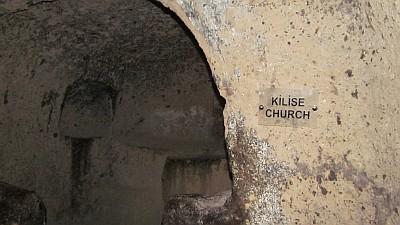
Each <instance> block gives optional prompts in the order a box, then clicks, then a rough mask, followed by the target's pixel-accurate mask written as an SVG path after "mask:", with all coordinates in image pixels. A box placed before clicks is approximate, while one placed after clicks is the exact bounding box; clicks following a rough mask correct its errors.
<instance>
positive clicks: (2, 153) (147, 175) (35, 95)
mask: <svg viewBox="0 0 400 225" xmlns="http://www.w3.org/2000/svg"><path fill="white" fill-rule="evenodd" d="M180 23H181V22H180V21H178V20H177V19H176V18H174V16H173V14H171V13H170V12H168V10H167V9H165V8H161V6H160V5H157V4H156V3H152V2H149V1H143V0H137V1H136V0H135V1H125V0H121V1H104V2H101V1H95V2H94V1H76V2H70V1H54V2H53V1H3V2H0V29H1V30H2V32H1V35H0V96H1V101H0V181H4V182H7V183H10V184H14V185H17V186H20V187H23V188H25V189H29V190H34V191H35V192H36V193H38V195H39V196H41V197H42V198H43V201H44V203H45V205H46V207H47V209H48V224H68V225H69V224H126V223H125V222H126V221H130V222H131V223H132V224H160V223H161V214H162V212H163V208H164V203H163V199H162V194H163V193H162V182H161V178H162V172H163V169H164V165H165V161H166V159H167V158H168V159H174V160H187V159H215V160H216V159H223V158H226V151H225V140H224V125H223V116H222V110H223V104H224V102H223V99H220V96H219V95H218V91H217V90H216V88H215V87H214V86H215V84H213V82H212V77H211V73H210V69H209V66H208V65H207V63H206V61H205V57H204V54H203V53H202V52H201V50H200V49H199V48H198V46H197V45H196V43H195V41H194V39H193V37H192V36H191V34H190V32H188V31H187V30H186V29H185V27H184V26H182V25H181V24H180ZM205 172H207V171H205ZM225 172H226V173H228V171H227V167H225ZM205 176H207V174H205Z"/></svg>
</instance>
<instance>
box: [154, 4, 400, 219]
mask: <svg viewBox="0 0 400 225" xmlns="http://www.w3.org/2000/svg"><path fill="white" fill-rule="evenodd" d="M161 2H163V3H164V4H165V5H167V6H168V7H170V8H171V9H172V10H173V11H174V12H176V13H177V14H178V15H179V16H180V17H181V18H182V20H183V21H184V22H185V24H186V25H187V26H188V27H189V28H190V29H191V31H192V32H193V33H194V34H195V36H196V38H197V40H198V41H199V43H200V46H201V47H202V48H203V50H204V51H205V53H206V56H207V58H208V62H209V63H210V66H211V68H212V70H213V74H214V77H215V79H216V81H217V86H218V88H219V90H220V92H221V95H222V96H223V97H225V98H226V102H227V103H226V107H225V111H224V115H225V125H226V127H227V130H226V136H227V138H228V147H229V149H230V150H229V152H230V160H231V165H232V171H233V179H234V186H235V187H234V190H235V191H236V193H237V194H238V196H239V200H238V202H242V204H243V205H244V206H245V207H244V208H245V212H246V217H247V222H246V224H255V225H265V224H307V225H308V224H380V225H384V224H390V225H393V224H400V216H399V205H400V202H399V197H398V196H399V195H400V194H399V193H400V185H399V184H400V174H399V173H398V172H397V169H396V168H398V167H399V166H400V164H399V163H400V158H399V157H400V156H399V149H400V143H399V140H400V136H399V135H400V132H399V129H400V125H399V123H398V121H399V118H400V115H399V113H400V112H399V108H400V99H399V98H398V97H397V96H398V87H399V86H400V79H399V72H400V64H399V61H398V60H397V59H398V52H399V50H400V45H399V42H398V40H399V37H400V27H399V25H398V21H399V20H400V14H399V9H400V3H399V1H397V0H390V1H368V0H332V1H326V0H309V1H286V0H272V1H258V0H255V1H247V0H245V1H214V0H200V1H192V0H161ZM271 87H276V88H287V89H316V90H318V91H319V93H320V96H319V97H320V100H319V106H318V107H319V110H318V111H319V117H318V126H317V127H316V128H315V129H311V128H291V127H274V126H261V125H259V124H258V118H257V115H258V107H259V102H258V93H259V91H260V90H262V89H264V88H271ZM268 203H269V204H268Z"/></svg>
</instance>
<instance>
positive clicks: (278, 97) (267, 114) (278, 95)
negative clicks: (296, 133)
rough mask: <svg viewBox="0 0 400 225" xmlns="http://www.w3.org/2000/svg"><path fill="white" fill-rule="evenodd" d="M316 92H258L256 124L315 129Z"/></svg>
mask: <svg viewBox="0 0 400 225" xmlns="http://www.w3.org/2000/svg"><path fill="white" fill-rule="evenodd" d="M318 98H319V93H318V92H317V91H316V90H292V89H280V88H268V89H265V90H262V91H260V97H259V113H258V123H259V124H261V125H266V126H284V127H299V126H302V127H316V126H317V117H318Z"/></svg>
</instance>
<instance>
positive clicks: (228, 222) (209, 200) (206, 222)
mask: <svg viewBox="0 0 400 225" xmlns="http://www.w3.org/2000/svg"><path fill="white" fill-rule="evenodd" d="M231 202H232V198H231V192H223V193H219V194H217V195H213V196H204V195H178V196H174V197H172V198H171V199H169V201H168V203H167V204H166V207H165V212H164V216H163V223H162V224H163V225H235V224H240V221H239V220H240V218H239V215H238V214H235V213H236V212H235V210H234V208H233V207H232V204H231Z"/></svg>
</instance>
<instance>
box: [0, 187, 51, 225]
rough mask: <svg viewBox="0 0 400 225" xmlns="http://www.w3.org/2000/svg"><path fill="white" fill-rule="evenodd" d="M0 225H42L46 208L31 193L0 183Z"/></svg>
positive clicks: (44, 220)
mask: <svg viewBox="0 0 400 225" xmlns="http://www.w3.org/2000/svg"><path fill="white" fill-rule="evenodd" d="M0 224H1V225H44V224H46V208H45V206H44V204H43V202H42V200H41V199H40V198H39V197H38V196H37V195H36V194H35V193H34V192H32V191H27V190H24V189H20V188H18V187H15V186H12V185H10V184H6V183H4V182H0Z"/></svg>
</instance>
